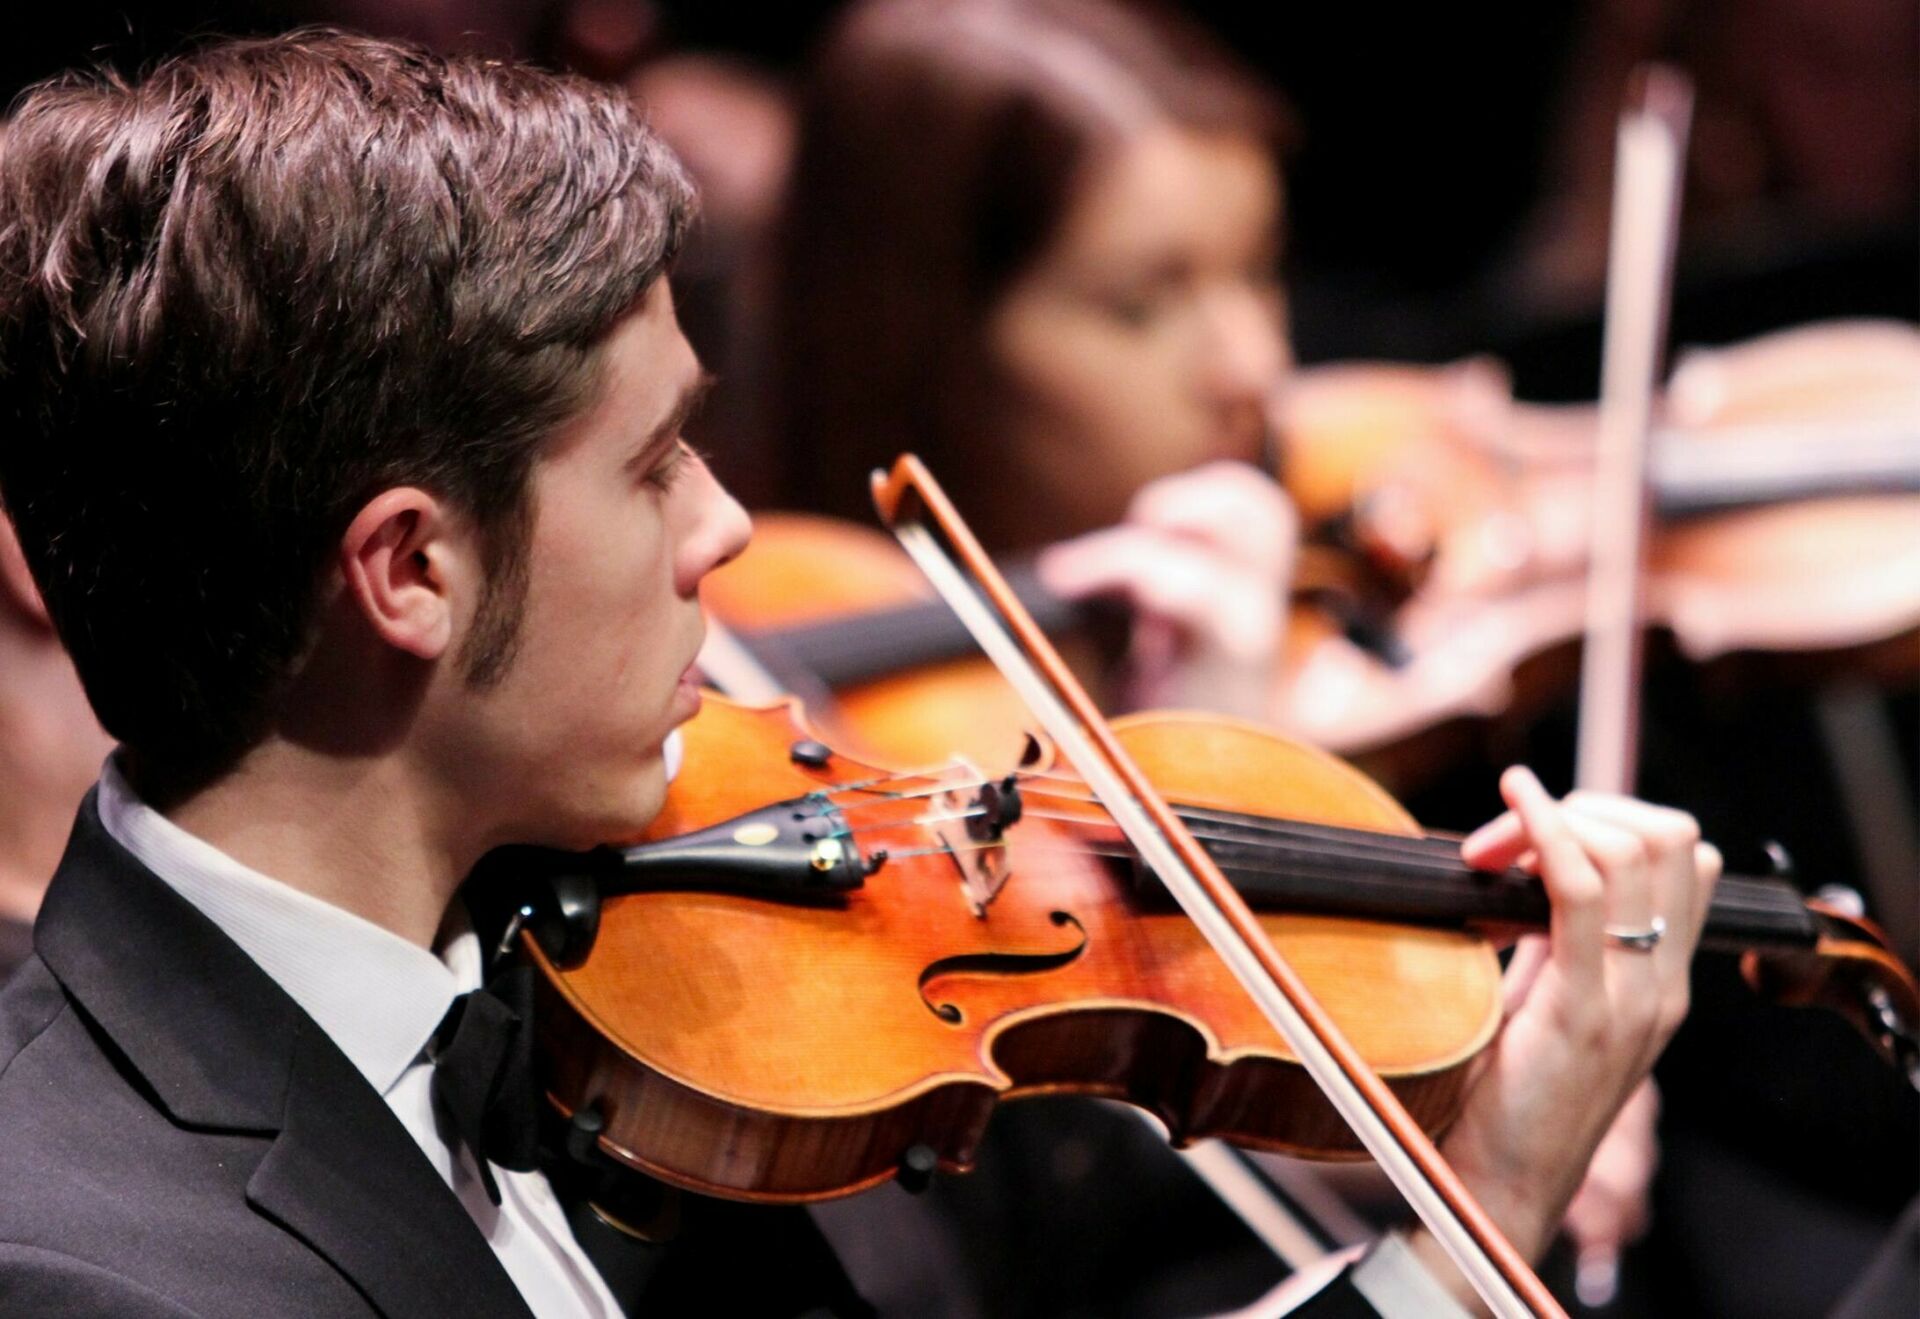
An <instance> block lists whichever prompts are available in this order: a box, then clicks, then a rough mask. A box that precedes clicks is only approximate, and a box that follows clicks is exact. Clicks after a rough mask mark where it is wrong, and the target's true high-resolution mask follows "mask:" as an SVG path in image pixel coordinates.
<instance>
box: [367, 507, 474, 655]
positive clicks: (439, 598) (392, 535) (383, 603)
mask: <svg viewBox="0 0 1920 1319" xmlns="http://www.w3.org/2000/svg"><path fill="white" fill-rule="evenodd" d="M464 526H465V521H464V519H458V518H455V517H454V516H452V514H451V512H450V510H449V509H448V508H447V506H446V505H445V504H444V503H442V502H441V501H440V500H438V499H436V498H434V496H432V495H430V494H428V493H427V492H426V491H424V490H420V489H417V488H416V487H413V486H397V487H395V488H394V489H391V490H383V491H381V492H380V493H379V494H378V495H375V496H374V497H373V498H372V499H371V500H369V501H368V502H367V505H366V507H364V508H362V509H361V510H360V512H359V513H357V514H356V515H355V516H354V519H353V521H352V522H351V523H349V524H348V526H347V530H346V534H345V535H343V536H342V537H341V538H340V570H341V575H342V578H343V580H344V583H345V586H346V593H347V598H348V599H349V600H350V601H352V603H353V605H354V606H355V607H356V608H357V609H358V610H359V612H360V615H361V617H362V618H364V619H365V620H366V623H367V626H368V627H370V628H372V629H373V631H374V633H375V634H376V635H377V636H378V637H379V638H380V639H381V640H382V641H384V642H386V643H387V644H388V645H390V646H392V647H393V648H394V649H396V650H400V651H404V652H405V653H407V654H409V655H413V656H416V657H418V658H420V659H424V660H434V659H439V658H440V656H441V655H443V654H445V653H446V650H447V647H448V645H449V644H451V642H452V639H453V628H454V617H455V613H456V608H455V596H456V594H457V592H458V590H459V588H460V585H461V579H462V577H463V576H464V575H465V574H466V573H467V572H468V571H470V567H469V562H468V560H469V559H470V557H471V556H470V553H469V551H468V546H467V538H466V536H465V535H464V534H463V531H462V528H463V527H464Z"/></svg>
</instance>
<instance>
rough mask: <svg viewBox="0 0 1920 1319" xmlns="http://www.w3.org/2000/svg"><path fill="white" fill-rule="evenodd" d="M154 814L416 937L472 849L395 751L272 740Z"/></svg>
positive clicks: (449, 894) (431, 925) (283, 879)
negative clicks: (347, 753) (329, 752)
mask: <svg viewBox="0 0 1920 1319" xmlns="http://www.w3.org/2000/svg"><path fill="white" fill-rule="evenodd" d="M165 814H166V815H167V817H168V818H169V819H171V820H172V821H173V822H174V823H175V824H177V825H179V826H180V827H181V828H182V829H185V830H186V831H187V832H188V833H190V834H193V835H194V836H195V837H197V838H200V839H201V840H203V841H205V842H207V843H210V844H212V845H213V846H214V847H217V848H219V849H220V850H221V851H222V852H224V853H226V854H227V855H228V856H230V857H232V858H233V859H234V860H236V861H238V862H240V863H241V864H242V865H244V866H247V867H249V868H251V869H253V870H257V871H259V872H260V873H261V874H263V875H267V876H269V877H271V878H272V879H275V880H277V881H279V882H280V883H283V884H286V885H288V886H289V887H292V888H296V889H299V890H300V891H302V892H304V893H307V894H310V895H311V896H313V897H316V898H319V899H320V900H321V901H323V902H327V903H331V904H332V905H334V906H336V907H340V908H343V909H345V910H347V911H350V912H352V913H354V914H355V915H356V916H360V917H362V918H364V919H366V920H369V921H372V922H373V923H374V924H376V925H380V926H383V927H384V928H386V929H388V930H391V931H393V932H394V933H395V934H397V935H399V936H400V937H401V938H403V939H406V940H409V941H410V942H413V943H417V944H419V945H421V946H422V947H426V948H430V947H432V946H433V940H434V935H435V933H436V931H438V929H439V928H440V922H441V918H442V917H443V916H445V914H446V909H447V904H448V903H449V902H451V901H452V899H453V895H454V892H455V891H456V890H457V889H458V888H459V886H460V881H461V880H462V879H463V878H465V876H466V873H467V871H468V870H470V869H471V868H472V866H473V863H474V862H475V861H477V860H478V859H479V852H478V849H476V848H474V847H472V846H471V845H470V844H468V843H466V842H465V841H464V840H463V839H460V838H456V837H454V836H453V830H452V829H450V828H449V826H448V824H447V819H448V818H449V816H448V813H447V812H445V811H443V810H442V809H440V808H439V804H437V803H436V802H435V801H434V800H433V798H432V794H431V793H430V792H429V791H428V790H426V789H425V788H424V787H423V785H422V784H421V783H419V782H418V781H417V780H416V779H415V778H414V776H412V775H410V774H409V773H408V772H407V770H406V767H405V765H404V763H403V762H401V761H399V760H397V759H394V758H376V759H371V760H341V759H337V758H332V757H328V756H325V755H321V754H317V753H314V752H311V751H307V750H304V749H302V748H299V747H295V746H292V745H289V744H287V743H284V742H277V741H272V740H269V741H268V742H267V743H266V744H264V745H262V746H260V747H257V748H255V749H254V750H253V751H252V752H250V753H249V754H248V756H247V758H246V759H245V760H244V761H243V762H242V763H241V765H240V766H239V767H238V768H237V769H235V770H234V771H233V772H232V773H230V774H228V775H226V776H224V777H223V778H221V779H220V780H219V781H218V782H216V783H215V784H213V785H212V786H211V787H208V788H205V789H202V790H201V791H200V792H198V793H195V794H194V795H193V796H192V797H190V798H188V799H187V800H186V801H185V802H182V803H180V804H179V805H177V806H175V807H173V808H172V809H170V810H168V811H166V812H165Z"/></svg>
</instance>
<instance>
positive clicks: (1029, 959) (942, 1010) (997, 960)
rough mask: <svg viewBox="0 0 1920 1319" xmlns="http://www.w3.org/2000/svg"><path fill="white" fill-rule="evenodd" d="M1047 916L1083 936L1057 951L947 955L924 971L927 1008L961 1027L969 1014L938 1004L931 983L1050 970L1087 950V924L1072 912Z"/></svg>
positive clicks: (922, 991) (923, 998) (923, 995)
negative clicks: (945, 978)
mask: <svg viewBox="0 0 1920 1319" xmlns="http://www.w3.org/2000/svg"><path fill="white" fill-rule="evenodd" d="M1047 919H1048V920H1050V921H1052V922H1053V923H1054V924H1055V925H1057V926H1059V927H1060V928H1061V929H1066V928H1068V927H1072V928H1073V929H1074V930H1075V931H1076V932H1077V933H1078V934H1079V935H1080V938H1079V939H1078V941H1076V942H1075V943H1074V945H1073V947H1071V948H1066V949H1062V950H1061V951H1060V952H1057V953H961V954H960V955H959V956H957V957H943V958H941V959H940V960H939V961H937V962H933V963H931V964H930V965H928V967H927V969H926V970H924V971H922V972H921V973H920V1001H921V1002H922V1003H925V1004H926V1005H927V1011H929V1012H931V1013H933V1015H934V1016H936V1017H938V1018H940V1020H942V1021H944V1022H946V1023H947V1024H948V1025H949V1026H959V1025H963V1024H964V1023H965V1022H966V1019H967V1017H966V1013H964V1012H962V1011H961V1010H960V1005H959V1004H957V1003H936V1002H934V1001H933V1000H932V999H930V998H928V997H927V986H928V985H929V984H931V983H932V982H933V981H935V980H937V979H939V978H940V977H941V976H944V975H965V974H973V975H1001V976H1030V975H1040V974H1041V973H1043V972H1046V971H1057V970H1059V969H1060V968H1061V967H1063V966H1065V965H1067V963H1069V962H1071V961H1073V960H1074V959H1075V958H1077V957H1079V956H1080V954H1081V953H1084V952H1085V951H1086V950H1087V930H1086V927H1085V926H1084V925H1082V924H1080V922H1079V920H1078V919H1076V918H1075V917H1074V915H1073V913H1072V912H1066V911H1056V912H1050V913H1048V916H1047Z"/></svg>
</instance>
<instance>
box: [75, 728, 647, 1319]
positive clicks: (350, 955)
mask: <svg viewBox="0 0 1920 1319" xmlns="http://www.w3.org/2000/svg"><path fill="white" fill-rule="evenodd" d="M100 821H101V823H102V824H104V825H105V826H106V830H107V832H108V833H109V834H110V835H112V837H113V839H114V841H115V842H117V843H119V844H120V845H121V846H122V847H124V848H126V849H127V851H129V852H131V853H132V854H133V855H134V856H135V857H137V858H138V859H139V860H140V862H141V863H142V864H143V865H145V866H146V867H147V868H148V869H149V870H151V871H153V873H154V874H156V875H158V876H159V877H160V878H161V879H162V880H164V881H165V882H166V883H167V884H168V886H169V887H171V888H172V889H173V890H174V891H175V892H176V893H178V894H179V895H180V896H181V897H183V898H185V899H186V900H187V901H188V902H190V903H192V904H193V905H194V906H195V907H197V908H198V909H199V910H200V911H201V912H202V914H204V915H205V916H206V917H207V918H208V919H209V920H211V921H212V922H213V923H214V924H215V925H218V926H219V927H220V929H221V930H222V931H223V932H224V933H225V934H226V936H227V937H228V938H230V939H232V940H233V941H234V942H235V943H237V944H239V945H240V949H241V951H242V952H244V953H246V954H247V956H249V957H251V958H252V959H253V960H254V961H255V962H257V963H258V964H259V966H260V969H261V970H263V971H265V972H266V973H267V974H268V975H269V976H271V977H272V978H273V980H274V982H275V983H276V984H278V985H279V986H280V988H282V989H284V990H285V991H286V992H287V995H288V996H289V997H290V998H292V999H293V1001H294V1002H295V1003H298V1004H299V1005H300V1007H301V1008H302V1010H304V1011H305V1012H306V1014H307V1015H308V1016H310V1017H312V1018H313V1019H314V1021H315V1022H317V1023H318V1024H319V1026H320V1029H321V1030H323V1031H325V1032H326V1033H327V1035H328V1037H329V1038H330V1039H332V1040H333V1042H334V1044H336V1045H338V1046H339V1049H340V1052H341V1053H343V1054H345V1055H346V1056H347V1060H348V1061H349V1062H351V1063H352V1064H353V1065H354V1067H355V1068H356V1069H358V1070H359V1072H360V1074H361V1075H362V1076H364V1077H366V1078H367V1084H369V1085H371V1086H372V1087H373V1088H374V1089H375V1090H376V1091H377V1092H379V1094H380V1096H381V1097H382V1098H383V1099H385V1100H386V1102H387V1107H388V1108H390V1109H392V1110H393V1115H394V1116H395V1117H397V1118H399V1119H400V1124H401V1125H402V1126H404V1127H405V1128H406V1129H407V1134H408V1135H410V1136H412V1137H413V1139H414V1141H415V1142H416V1143H417V1144H418V1145H419V1146H420V1149H421V1152H422V1153H424V1154H425V1155H426V1156H427V1160H428V1162H430V1163H432V1164H433V1166H434V1168H435V1170H436V1171H438V1172H439V1174H440V1176H441V1177H442V1178H443V1179H444V1180H445V1181H446V1183H447V1185H448V1186H450V1187H451V1188H452V1189H453V1193H454V1194H455V1195H456V1196H458V1197H459V1199H460V1203H461V1204H462V1205H463V1206H465V1208H466V1211H467V1213H468V1214H469V1215H470V1216H471V1217H472V1219H473V1221H474V1224H475V1226H477V1227H478V1228H479V1229H480V1232H481V1234H482V1235H483V1236H485V1237H486V1239H487V1244H488V1245H489V1246H491V1247H492V1248H493V1253H494V1254H495V1255H496V1256H497V1257H498V1258H499V1260H500V1263H501V1265H502V1266H503V1267H504V1268H505V1269H506V1271H507V1276H508V1277H510V1278H511V1279H513V1285H514V1286H515V1287H517V1288H519V1290H520V1295H521V1296H522V1297H523V1298H524V1299H525V1300H526V1302H527V1305H528V1307H529V1308H531V1309H532V1311H533V1312H534V1313H535V1314H536V1315H539V1316H540V1317H541V1319H618V1317H619V1315H620V1314H621V1310H620V1307H619V1306H618V1305H617V1304H616V1303H615V1302H614V1299H613V1296H612V1295H611V1294H610V1293H609V1292H608V1291H607V1287H606V1284H605V1283H604V1282H603V1281H601V1278H600V1274H599V1272H598V1271H597V1270H595V1269H594V1267H593V1265H592V1264H591V1263H589V1262H588V1260H587V1257H586V1255H585V1254H584V1253H583V1252H582V1251H581V1249H580V1246H579V1244H578V1243H577V1242H576V1241H575V1240H574V1239H573V1232H572V1230H571V1229H570V1228H568V1226H567V1221H566V1217H565V1215H564V1214H563V1213H562V1212H561V1209H560V1205H559V1202H558V1201H557V1200H556V1199H555V1198H554V1195H553V1190H552V1188H551V1187H549V1186H548V1185H547V1179H546V1177H545V1176H544V1175H543V1174H541V1173H538V1172H510V1171H508V1170H507V1169H505V1168H502V1167H500V1166H499V1165H498V1164H495V1165H494V1167H493V1176H494V1179H495V1181H496V1182H497V1183H498V1185H499V1187H500V1204H499V1205H498V1206H497V1207H496V1206H495V1205H494V1204H493V1203H492V1201H490V1200H489V1199H488V1198H487V1192H486V1188H485V1187H484V1186H483V1185H482V1184H481V1181H480V1176H479V1173H478V1172H477V1171H475V1169H474V1166H473V1162H472V1156H471V1155H470V1154H468V1153H467V1152H466V1151H465V1149H464V1148H463V1149H462V1150H461V1151H460V1153H459V1155H458V1156H457V1157H456V1155H455V1152H454V1150H453V1149H452V1148H451V1147H450V1146H449V1145H448V1143H447V1139H446V1136H445V1135H443V1134H442V1131H441V1121H440V1119H439V1117H438V1114H437V1109H436V1106H435V1104H434V1102H433V1091H432V1082H433V1064H432V1063H430V1062H428V1061H427V1058H426V1054H425V1052H424V1051H425V1049H426V1045H427V1041H428V1039H429V1037H431V1036H432V1034H433V1032H434V1029H435V1027H437V1026H438V1025H439V1024H440V1019H441V1018H442V1017H443V1016H445V1015H446V1011H447V1007H448V1006H449V1005H450V1004H451V1003H452V1002H453V1000H454V998H455V996H457V995H459V994H461V993H464V992H465V991H467V990H469V989H478V988H479V987H480V983H481V969H482V968H481V953H480V940H479V938H478V936H476V935H475V934H474V933H473V931H472V929H471V928H469V927H468V926H467V924H466V920H465V912H464V910H462V909H460V908H459V906H458V905H457V904H456V906H455V909H454V911H453V912H452V913H450V915H449V919H448V923H447V932H446V934H445V936H444V938H443V942H442V944H441V946H440V950H439V955H438V956H435V955H434V954H433V953H431V952H429V951H428V950H426V949H425V948H421V947H419V946H418V945H416V944H411V943H408V942H407V941H406V940H405V939H402V938H401V937H400V936H399V935H397V934H394V933H393V932H392V931H390V930H386V929H383V928H382V927H380V926H378V925H375V924H373V923H372V922H371V921H367V920H363V919H361V918H360V917H358V916H355V915H354V914H353V913H351V912H349V911H345V910H343V909H341V908H339V907H335V906H333V905H332V904H330V903H326V902H322V901H321V900H320V899H318V898H315V897H312V896H310V895H309V894H306V893H302V892H300V891H299V890H298V889H294V888H290V887H288V886H287V885H285V884H282V883H279V882H278V881H276V880H273V879H269V878H268V877H267V876H265V875H262V874H260V873H259V872H258V871H255V870H251V869H249V868H247V867H246V866H243V865H241V864H240V863H239V862H238V861H235V860H234V859H233V858H232V857H230V856H228V855H226V854H225V853H224V852H221V851H220V850H219V849H218V848H215V847H213V846H212V845H211V844H209V843H206V842H203V841H202V840H201V839H198V838H195V837H194V836H193V835H192V834H190V833H188V832H187V831H186V830H184V829H182V828H180V826H178V825H176V824H174V823H173V822H172V821H171V820H169V819H167V818H166V817H165V816H163V815H161V814H160V813H159V812H158V811H155V810H154V809H153V808H151V807H150V806H147V805H146V804H145V803H144V802H142V801H140V799H139V798H137V797H136V796H134V794H133V792H132V790H131V789H130V788H129V787H128V786H127V782H126V780H125V779H124V778H122V777H121V775H120V771H119V769H118V767H117V766H116V765H115V764H114V762H113V761H111V760H109V761H108V762H107V765H106V768H105V769H104V770H103V771H102V772H101V775H100Z"/></svg>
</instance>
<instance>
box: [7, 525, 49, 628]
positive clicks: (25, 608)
mask: <svg viewBox="0 0 1920 1319" xmlns="http://www.w3.org/2000/svg"><path fill="white" fill-rule="evenodd" d="M0 600H5V601H6V603H7V605H8V606H10V607H11V608H12V609H14V610H16V611H17V612H18V613H20V614H22V615H23V616H25V618H26V619H27V621H28V622H30V623H33V624H35V625H36V626H39V627H52V626H53V624H52V621H51V620H49V619H48V617H47V603H46V601H44V600H42V599H41V598H40V588H39V587H37V586H35V585H34V584H33V574H32V573H30V572H28V571H27V556H26V555H24V554H22V553H21V552H20V537H19V536H18V535H16V534H15V533H14V530H13V521H12V519H10V518H9V517H7V515H6V514H5V513H0Z"/></svg>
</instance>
